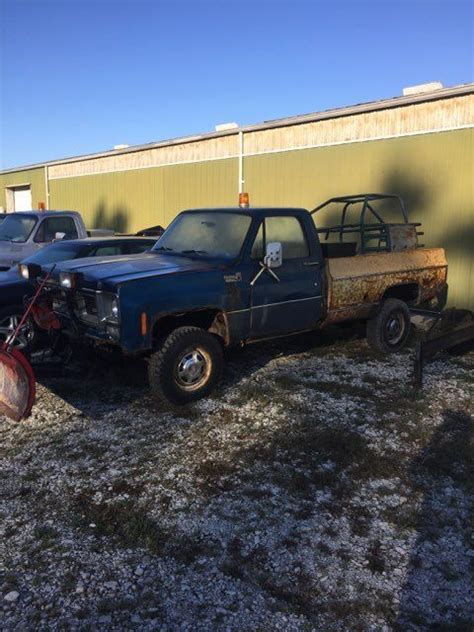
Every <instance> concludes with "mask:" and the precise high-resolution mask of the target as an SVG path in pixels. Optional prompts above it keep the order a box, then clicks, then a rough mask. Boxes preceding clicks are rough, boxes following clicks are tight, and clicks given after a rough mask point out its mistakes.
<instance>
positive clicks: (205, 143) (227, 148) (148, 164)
mask: <svg viewBox="0 0 474 632" xmlns="http://www.w3.org/2000/svg"><path fill="white" fill-rule="evenodd" d="M237 153H238V136H236V135H232V136H221V137H218V138H210V139H206V140H202V141H194V142H189V143H181V144H176V145H167V146H165V147H156V148H153V149H148V150H141V151H136V152H131V153H125V154H123V153H122V154H117V155H115V156H105V157H102V158H92V159H89V160H83V161H77V162H70V163H66V164H61V165H53V166H51V167H50V168H49V177H50V179H55V178H70V177H74V176H84V175H91V174H96V173H107V172H110V171H128V170H131V169H147V168H152V167H160V166H165V165H173V164H176V163H187V162H198V161H209V160H217V159H223V158H229V157H233V156H236V155H237Z"/></svg>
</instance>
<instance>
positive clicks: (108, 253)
mask: <svg viewBox="0 0 474 632" xmlns="http://www.w3.org/2000/svg"><path fill="white" fill-rule="evenodd" d="M121 254H123V246H121V245H116V246H99V247H98V248H96V249H95V252H94V253H93V255H92V256H94V257H114V256H116V255H121Z"/></svg>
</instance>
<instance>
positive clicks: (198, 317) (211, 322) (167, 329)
mask: <svg viewBox="0 0 474 632" xmlns="http://www.w3.org/2000/svg"><path fill="white" fill-rule="evenodd" d="M185 326H194V327H199V328H200V329H205V330H206V331H209V332H211V333H213V334H215V335H216V336H218V337H219V338H221V339H222V341H223V343H224V344H226V345H227V344H228V328H227V318H226V316H225V314H224V313H223V312H221V311H219V310H218V309H202V310H197V311H195V312H186V313H184V314H170V315H168V316H162V317H161V318H159V319H158V320H157V321H156V322H155V324H154V325H153V339H154V340H158V339H160V338H164V337H166V336H167V335H168V334H170V333H171V332H172V331H173V330H174V329H177V328H178V327H185Z"/></svg>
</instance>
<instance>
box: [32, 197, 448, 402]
mask: <svg viewBox="0 0 474 632" xmlns="http://www.w3.org/2000/svg"><path fill="white" fill-rule="evenodd" d="M387 201H389V202H394V201H395V202H396V203H397V204H398V205H399V213H400V214H401V217H400V221H398V222H395V223H387V222H385V221H384V219H383V218H382V215H381V211H380V210H378V207H377V205H378V204H379V205H382V206H383V204H385V203H386V202H387ZM330 206H331V207H332V206H334V207H337V206H339V208H340V209H342V211H341V215H340V220H339V221H338V222H337V223H335V224H334V225H332V224H330V225H328V226H326V227H324V228H317V226H316V224H315V222H314V221H313V217H312V215H313V214H315V213H318V212H321V211H323V210H326V209H327V208H329V207H330ZM356 209H357V222H355V223H348V217H349V215H350V214H351V212H352V211H354V210H356ZM418 226H419V224H415V223H410V222H409V221H408V217H407V214H406V211H405V208H404V206H403V202H402V201H401V200H400V199H399V198H398V197H397V196H386V195H377V194H370V195H369V194H364V195H360V196H349V197H343V198H333V199H332V200H329V201H328V202H326V203H324V204H322V205H320V206H319V207H317V208H316V209H314V210H313V211H311V212H308V211H307V210H304V209H299V208H240V207H237V208H219V209H198V210H189V211H184V212H182V213H180V214H179V215H178V216H177V217H176V219H175V220H174V221H173V222H172V224H171V225H170V226H169V228H168V229H167V230H166V232H165V234H164V235H163V237H161V239H160V240H159V241H158V242H157V243H156V245H155V246H154V248H153V250H152V251H151V252H148V253H145V254H142V255H137V256H124V257H114V258H112V259H108V260H106V259H103V260H102V259H95V260H82V261H78V262H77V263H72V262H68V263H67V265H65V264H58V265H57V266H56V268H55V269H54V271H53V272H52V276H51V277H50V279H49V281H48V283H47V285H46V287H45V290H44V297H43V300H44V301H45V303H47V304H49V306H50V307H51V308H52V309H53V310H54V313H55V314H56V316H57V317H58V318H59V320H60V321H61V323H62V327H63V331H64V332H65V333H67V334H68V335H70V336H74V337H76V338H79V339H81V340H82V341H84V342H86V341H88V342H92V343H93V344H98V345H114V346H117V347H120V348H121V349H122V351H123V352H124V354H134V355H143V356H146V357H147V358H148V361H149V365H148V366H149V381H150V385H151V388H152V391H153V392H154V393H155V394H156V395H157V396H158V397H165V398H167V399H169V400H170V401H172V402H175V403H184V402H189V401H193V400H196V399H199V398H200V397H203V396H204V395H206V394H208V393H209V392H210V391H212V389H213V388H214V387H215V386H216V384H217V382H218V380H219V377H220V375H221V371H222V367H223V349H224V348H225V347H228V346H231V345H239V344H247V343H252V342H256V341H259V340H263V339H268V338H272V337H278V336H286V335H289V334H295V333H298V332H304V331H308V330H314V329H318V328H321V327H324V326H326V325H327V324H329V323H335V322H341V321H347V320H365V321H367V336H368V340H369V342H370V343H371V344H372V345H373V346H374V347H375V348H376V349H378V350H379V351H383V352H393V351H397V350H398V349H400V348H401V347H402V346H403V345H404V344H405V342H406V340H407V337H408V334H409V329H410V312H409V306H413V305H418V304H420V303H424V304H426V303H428V302H430V301H431V302H432V303H435V302H436V301H440V302H441V301H443V300H444V298H443V297H444V295H445V292H446V287H447V286H446V277H447V263H446V259H445V255H444V251H443V250H442V249H441V248H424V247H421V246H419V245H418V235H420V234H422V233H419V232H418V230H417V228H418ZM347 238H349V240H350V241H347ZM47 270H48V268H46V269H45V271H47Z"/></svg>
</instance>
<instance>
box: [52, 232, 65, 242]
mask: <svg viewBox="0 0 474 632" xmlns="http://www.w3.org/2000/svg"><path fill="white" fill-rule="evenodd" d="M64 237H66V233H54V241H61V239H64Z"/></svg>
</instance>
